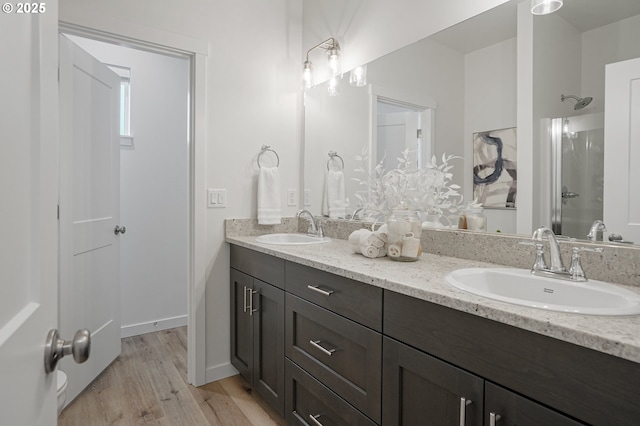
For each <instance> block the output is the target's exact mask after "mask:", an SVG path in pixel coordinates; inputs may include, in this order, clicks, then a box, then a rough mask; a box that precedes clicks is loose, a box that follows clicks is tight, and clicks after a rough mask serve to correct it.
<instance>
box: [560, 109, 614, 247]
mask: <svg viewBox="0 0 640 426" xmlns="http://www.w3.org/2000/svg"><path fill="white" fill-rule="evenodd" d="M552 129H553V135H552V147H553V157H554V160H553V161H554V164H555V169H554V176H553V179H552V180H553V187H554V188H553V189H554V190H553V200H552V205H553V215H552V225H553V231H554V232H555V233H556V234H559V235H560V234H561V235H564V236H568V237H573V238H578V239H586V238H587V234H588V233H589V228H590V227H591V224H592V223H593V221H594V220H596V219H602V198H603V182H604V115H603V114H602V113H596V114H585V115H579V116H574V117H564V118H556V119H554V120H553V124H552Z"/></svg>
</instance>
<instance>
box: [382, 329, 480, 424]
mask: <svg viewBox="0 0 640 426" xmlns="http://www.w3.org/2000/svg"><path fill="white" fill-rule="evenodd" d="M382 366H383V367H382V377H383V379H382V424H383V425H389V426H392V425H407V426H408V425H434V426H439V425H467V426H471V425H476V426H480V425H482V413H483V386H484V380H483V379H481V378H480V377H477V376H474V375H473V374H470V373H467V372H466V371H464V370H461V369H459V368H457V367H454V366H452V365H451V364H448V363H446V362H444V361H441V360H439V359H437V358H434V357H432V356H430V355H427V354H426V353H424V352H420V351H418V350H416V349H413V348H411V347H409V346H407V345H404V344H402V343H400V342H397V341H395V340H393V339H390V338H388V337H385V338H384V341H383V361H382Z"/></svg>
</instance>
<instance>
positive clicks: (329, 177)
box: [322, 170, 347, 219]
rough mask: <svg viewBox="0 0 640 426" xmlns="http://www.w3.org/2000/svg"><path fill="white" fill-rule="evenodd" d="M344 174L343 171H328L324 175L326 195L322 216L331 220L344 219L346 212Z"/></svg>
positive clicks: (323, 201) (324, 196)
mask: <svg viewBox="0 0 640 426" xmlns="http://www.w3.org/2000/svg"><path fill="white" fill-rule="evenodd" d="M346 205H347V203H346V197H345V187H344V173H342V170H328V171H327V172H326V173H325V175H324V195H323V200H322V214H323V215H324V216H329V217H330V218H331V219H338V218H344V217H346V215H347V212H346Z"/></svg>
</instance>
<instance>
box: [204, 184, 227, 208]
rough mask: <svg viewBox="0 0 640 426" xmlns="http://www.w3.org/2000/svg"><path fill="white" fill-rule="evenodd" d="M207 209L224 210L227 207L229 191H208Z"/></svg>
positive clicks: (214, 189)
mask: <svg viewBox="0 0 640 426" xmlns="http://www.w3.org/2000/svg"><path fill="white" fill-rule="evenodd" d="M207 207H209V208H224V207H227V190H226V189H216V188H210V189H207Z"/></svg>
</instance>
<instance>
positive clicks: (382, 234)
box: [374, 223, 389, 243]
mask: <svg viewBox="0 0 640 426" xmlns="http://www.w3.org/2000/svg"><path fill="white" fill-rule="evenodd" d="M374 233H375V234H376V235H377V236H378V238H380V239H381V240H382V241H384V242H385V243H387V242H388V241H389V232H388V230H387V224H386V223H385V224H384V225H382V226H381V227H380V228H378V229H377V230H376V231H375V232H374Z"/></svg>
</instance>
